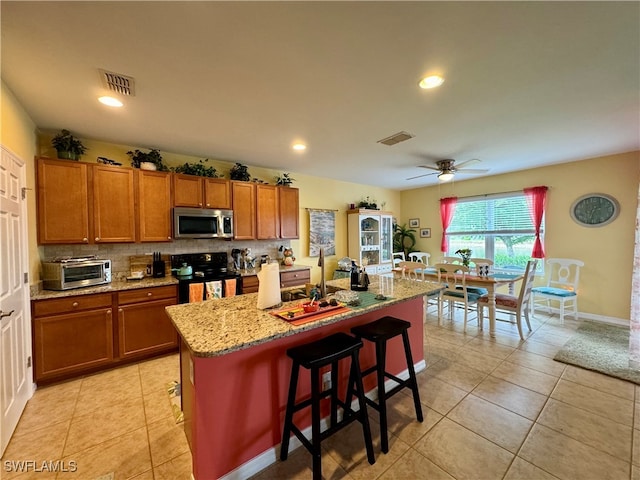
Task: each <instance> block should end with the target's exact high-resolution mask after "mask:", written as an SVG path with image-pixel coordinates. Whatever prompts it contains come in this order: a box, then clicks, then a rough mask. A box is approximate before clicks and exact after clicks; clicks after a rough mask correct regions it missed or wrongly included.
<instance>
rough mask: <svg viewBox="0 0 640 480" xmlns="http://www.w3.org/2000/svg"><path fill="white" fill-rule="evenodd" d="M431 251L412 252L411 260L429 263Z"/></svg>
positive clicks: (410, 254)
mask: <svg viewBox="0 0 640 480" xmlns="http://www.w3.org/2000/svg"><path fill="white" fill-rule="evenodd" d="M430 256H431V254H430V253H427V252H411V253H409V261H410V262H421V263H423V264H425V265H429V257H430Z"/></svg>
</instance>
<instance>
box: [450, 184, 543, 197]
mask: <svg viewBox="0 0 640 480" xmlns="http://www.w3.org/2000/svg"><path fill="white" fill-rule="evenodd" d="M526 188H531V187H526ZM547 189H548V190H551V187H548V186H547ZM513 193H522V194H523V195H524V188H523V189H521V190H513V191H511V192H497V193H484V194H482V195H469V196H468V197H457V198H458V199H459V200H462V199H464V200H473V199H476V198H487V197H501V196H505V195H511V194H513ZM443 198H446V197H443Z"/></svg>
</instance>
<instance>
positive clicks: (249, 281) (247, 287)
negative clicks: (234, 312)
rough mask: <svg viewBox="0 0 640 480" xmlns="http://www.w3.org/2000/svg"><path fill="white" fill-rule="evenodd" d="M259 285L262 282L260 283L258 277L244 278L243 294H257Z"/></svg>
mask: <svg viewBox="0 0 640 480" xmlns="http://www.w3.org/2000/svg"><path fill="white" fill-rule="evenodd" d="M259 285H260V282H259V281H258V276H257V275H247V276H244V277H242V294H243V295H244V294H245V293H256V292H257V291H258V286H259Z"/></svg>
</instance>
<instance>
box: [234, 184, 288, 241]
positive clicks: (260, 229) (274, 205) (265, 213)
mask: <svg viewBox="0 0 640 480" xmlns="http://www.w3.org/2000/svg"><path fill="white" fill-rule="evenodd" d="M278 201H279V196H278V187H275V186H273V185H256V211H257V214H256V235H257V238H258V240H267V239H272V238H279V236H280V219H279V208H278ZM236 238H237V237H236Z"/></svg>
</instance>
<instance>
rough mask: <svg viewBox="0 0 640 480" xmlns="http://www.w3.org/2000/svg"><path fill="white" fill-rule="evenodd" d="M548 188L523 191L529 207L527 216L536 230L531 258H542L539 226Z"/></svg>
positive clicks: (542, 248) (542, 249)
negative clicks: (529, 216)
mask: <svg viewBox="0 0 640 480" xmlns="http://www.w3.org/2000/svg"><path fill="white" fill-rule="evenodd" d="M547 190H548V187H531V188H525V189H524V196H525V197H526V199H527V205H528V206H529V215H531V220H532V221H533V226H534V227H535V229H536V240H535V242H533V252H531V258H544V246H543V245H542V241H541V240H540V225H542V216H543V215H544V210H545V206H546V203H547Z"/></svg>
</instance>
